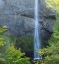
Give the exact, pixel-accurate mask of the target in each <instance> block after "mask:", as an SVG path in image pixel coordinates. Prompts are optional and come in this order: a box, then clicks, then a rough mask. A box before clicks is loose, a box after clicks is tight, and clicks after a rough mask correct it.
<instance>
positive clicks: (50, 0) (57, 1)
mask: <svg viewBox="0 0 59 64" xmlns="http://www.w3.org/2000/svg"><path fill="white" fill-rule="evenodd" d="M45 2H46V6H47V7H48V8H50V9H52V10H54V11H56V12H59V0H45Z"/></svg>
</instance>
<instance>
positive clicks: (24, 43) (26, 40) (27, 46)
mask: <svg viewBox="0 0 59 64" xmlns="http://www.w3.org/2000/svg"><path fill="white" fill-rule="evenodd" d="M17 43H18V46H19V47H20V48H21V49H22V52H31V51H33V37H32V36H23V37H20V38H19V39H18V40H17V41H16V44H17ZM18 46H17V47H18Z"/></svg>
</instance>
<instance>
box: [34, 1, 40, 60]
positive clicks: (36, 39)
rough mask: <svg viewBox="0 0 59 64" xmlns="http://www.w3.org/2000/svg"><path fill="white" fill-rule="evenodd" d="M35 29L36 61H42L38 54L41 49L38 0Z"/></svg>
mask: <svg viewBox="0 0 59 64" xmlns="http://www.w3.org/2000/svg"><path fill="white" fill-rule="evenodd" d="M34 13H35V17H34V19H35V29H34V60H38V59H40V56H39V54H38V52H37V50H38V49H40V39H39V21H38V0H35V12H34Z"/></svg>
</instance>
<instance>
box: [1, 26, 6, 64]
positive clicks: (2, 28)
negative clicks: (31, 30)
mask: <svg viewBox="0 0 59 64" xmlns="http://www.w3.org/2000/svg"><path fill="white" fill-rule="evenodd" d="M6 29H7V27H6V26H3V27H0V63H3V62H5V59H4V58H3V57H2V53H1V48H3V47H4V45H5V44H6V42H5V40H4V38H2V37H1V35H2V34H3V33H4V32H5V31H6Z"/></svg>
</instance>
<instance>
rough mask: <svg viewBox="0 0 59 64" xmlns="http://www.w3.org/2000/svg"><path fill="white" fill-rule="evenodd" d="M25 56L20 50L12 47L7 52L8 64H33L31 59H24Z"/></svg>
mask: <svg viewBox="0 0 59 64" xmlns="http://www.w3.org/2000/svg"><path fill="white" fill-rule="evenodd" d="M24 55H25V54H24V53H21V50H20V49H18V50H17V49H15V48H14V46H13V45H12V46H11V47H9V48H8V49H7V50H6V61H7V64H31V63H30V61H29V58H27V57H24Z"/></svg>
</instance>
